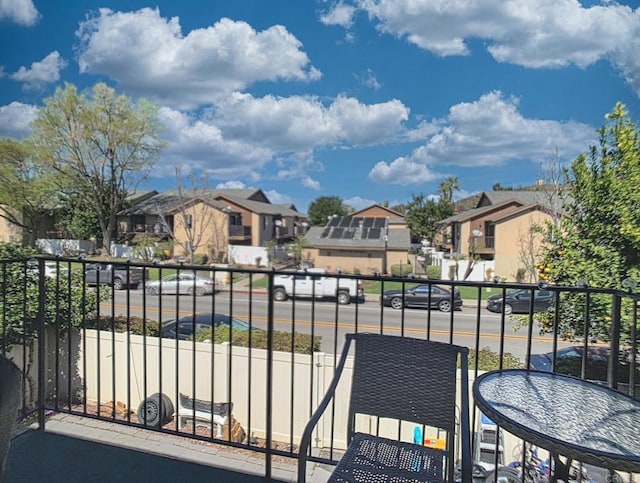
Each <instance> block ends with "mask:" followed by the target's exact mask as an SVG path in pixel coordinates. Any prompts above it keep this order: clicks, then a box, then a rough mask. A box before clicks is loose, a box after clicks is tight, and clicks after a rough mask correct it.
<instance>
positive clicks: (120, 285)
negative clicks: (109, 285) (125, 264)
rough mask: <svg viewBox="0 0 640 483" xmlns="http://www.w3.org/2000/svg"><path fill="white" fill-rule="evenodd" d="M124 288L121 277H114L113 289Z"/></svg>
mask: <svg viewBox="0 0 640 483" xmlns="http://www.w3.org/2000/svg"><path fill="white" fill-rule="evenodd" d="M123 288H124V282H123V281H122V279H121V278H119V277H116V278H114V279H113V290H122V289H123Z"/></svg>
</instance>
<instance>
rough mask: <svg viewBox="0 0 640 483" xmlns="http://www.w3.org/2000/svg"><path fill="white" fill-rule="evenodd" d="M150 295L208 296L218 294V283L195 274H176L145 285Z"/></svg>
mask: <svg viewBox="0 0 640 483" xmlns="http://www.w3.org/2000/svg"><path fill="white" fill-rule="evenodd" d="M145 290H146V291H147V293H148V294H151V295H153V294H157V293H164V294H189V295H207V294H212V293H215V292H218V291H219V290H220V287H219V286H218V282H217V281H215V280H212V279H210V278H206V277H201V276H199V275H195V274H193V273H176V274H173V275H168V276H166V277H164V278H163V279H162V280H152V281H151V282H147V283H146V284H145Z"/></svg>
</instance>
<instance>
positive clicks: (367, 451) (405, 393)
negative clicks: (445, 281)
mask: <svg viewBox="0 0 640 483" xmlns="http://www.w3.org/2000/svg"><path fill="white" fill-rule="evenodd" d="M352 342H355V346H356V348H355V359H354V363H353V379H352V383H351V396H350V402H349V412H348V418H349V420H348V423H347V428H348V430H347V433H348V434H347V441H348V448H347V450H346V453H345V454H344V456H343V457H342V459H341V460H340V461H339V462H338V464H337V466H336V467H335V469H334V471H333V474H332V475H331V478H330V480H329V481H333V482H346V481H348V482H379V483H382V482H394V483H401V482H421V481H428V482H437V481H450V482H451V481H454V477H455V478H456V479H461V480H462V481H463V482H464V483H470V482H471V481H472V477H471V470H472V463H471V435H470V426H469V381H468V352H469V350H468V349H467V348H466V347H459V346H456V345H452V344H444V343H440V342H432V341H427V340H420V339H412V338H405V337H397V336H388V335H380V334H367V333H360V334H347V336H346V342H345V345H344V348H343V351H342V355H341V358H340V362H339V363H338V367H337V369H336V373H335V376H334V378H333V381H332V382H331V384H330V386H329V389H328V390H327V393H326V395H325V397H324V399H323V400H322V401H321V403H320V405H319V406H318V408H317V410H316V411H315V412H314V414H313V415H312V417H311V419H310V421H309V422H308V423H307V426H306V427H305V430H304V432H303V435H302V438H301V442H300V449H299V455H298V481H299V482H304V481H305V477H306V464H307V460H308V457H309V456H308V453H309V447H310V443H311V437H312V433H313V431H314V428H315V426H316V425H317V424H318V422H319V420H320V417H321V416H322V414H323V412H324V411H325V409H326V408H327V406H328V405H329V403H330V402H331V400H332V398H333V397H334V395H335V391H336V387H337V386H338V382H339V380H340V377H341V376H342V372H343V370H344V367H345V363H346V360H347V356H348V352H349V348H350V346H351V343H352ZM458 360H460V368H461V372H460V379H461V384H460V390H459V391H457V387H458V384H457V367H458ZM456 398H458V400H459V401H460V408H459V413H458V408H457V406H456ZM356 414H364V415H370V416H378V417H380V418H390V419H391V420H397V421H404V422H409V423H413V424H414V425H417V426H416V427H420V428H421V431H420V434H423V433H425V428H426V427H429V428H437V429H438V430H439V431H444V432H445V434H446V438H444V439H445V440H446V447H445V448H444V449H438V448H435V447H431V446H425V445H423V444H415V443H411V442H403V441H397V440H394V439H388V438H383V437H380V436H377V435H372V434H366V433H361V432H357V433H356V432H355V426H356V424H355V423H356ZM373 426H374V427H375V426H376V425H375V424H374V425H373ZM398 433H399V430H398ZM456 436H457V445H456ZM421 439H422V438H421ZM420 443H422V441H420ZM456 448H460V455H461V458H460V460H461V461H460V465H459V466H458V469H457V470H456V463H457V462H456Z"/></svg>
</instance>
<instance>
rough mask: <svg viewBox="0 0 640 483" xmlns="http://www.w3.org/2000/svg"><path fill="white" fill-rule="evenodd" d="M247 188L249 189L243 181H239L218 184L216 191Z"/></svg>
mask: <svg viewBox="0 0 640 483" xmlns="http://www.w3.org/2000/svg"><path fill="white" fill-rule="evenodd" d="M245 188H247V185H245V184H244V183H243V182H242V181H238V180H230V181H225V182H224V183H218V184H217V185H216V189H219V190H228V189H245Z"/></svg>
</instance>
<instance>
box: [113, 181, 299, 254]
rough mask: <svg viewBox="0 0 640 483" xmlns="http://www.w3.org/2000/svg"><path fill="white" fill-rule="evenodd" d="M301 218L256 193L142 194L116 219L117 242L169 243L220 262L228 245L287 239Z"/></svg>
mask: <svg viewBox="0 0 640 483" xmlns="http://www.w3.org/2000/svg"><path fill="white" fill-rule="evenodd" d="M305 220H306V216H305V215H304V214H303V213H300V212H298V211H297V210H296V209H295V206H293V205H278V204H272V203H271V202H270V201H269V199H268V198H267V197H266V196H265V194H264V193H263V192H262V190H259V189H220V190H200V191H198V192H189V191H188V190H187V191H184V192H182V193H181V192H180V191H178V190H170V191H166V192H164V193H157V192H155V191H154V192H149V193H141V194H139V195H137V196H136V198H135V200H133V201H131V202H130V206H129V207H128V208H126V209H125V210H122V211H121V212H120V213H119V215H118V238H119V240H120V241H121V242H127V241H128V242H131V243H134V244H135V243H138V242H140V241H141V239H143V238H145V237H146V238H151V239H153V240H169V239H171V240H173V241H175V244H176V245H177V246H178V248H177V250H180V251H181V252H182V253H176V252H175V250H174V255H181V254H184V253H189V251H190V250H191V249H192V250H193V253H203V254H207V255H209V257H210V259H211V260H218V261H223V260H224V258H225V257H226V254H227V250H228V246H229V245H230V244H233V245H248V246H264V245H266V244H267V243H269V242H272V241H273V242H274V243H281V242H284V241H287V240H290V239H291V238H293V237H294V236H296V235H297V234H298V233H299V232H300V230H301V229H303V228H304V224H305Z"/></svg>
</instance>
